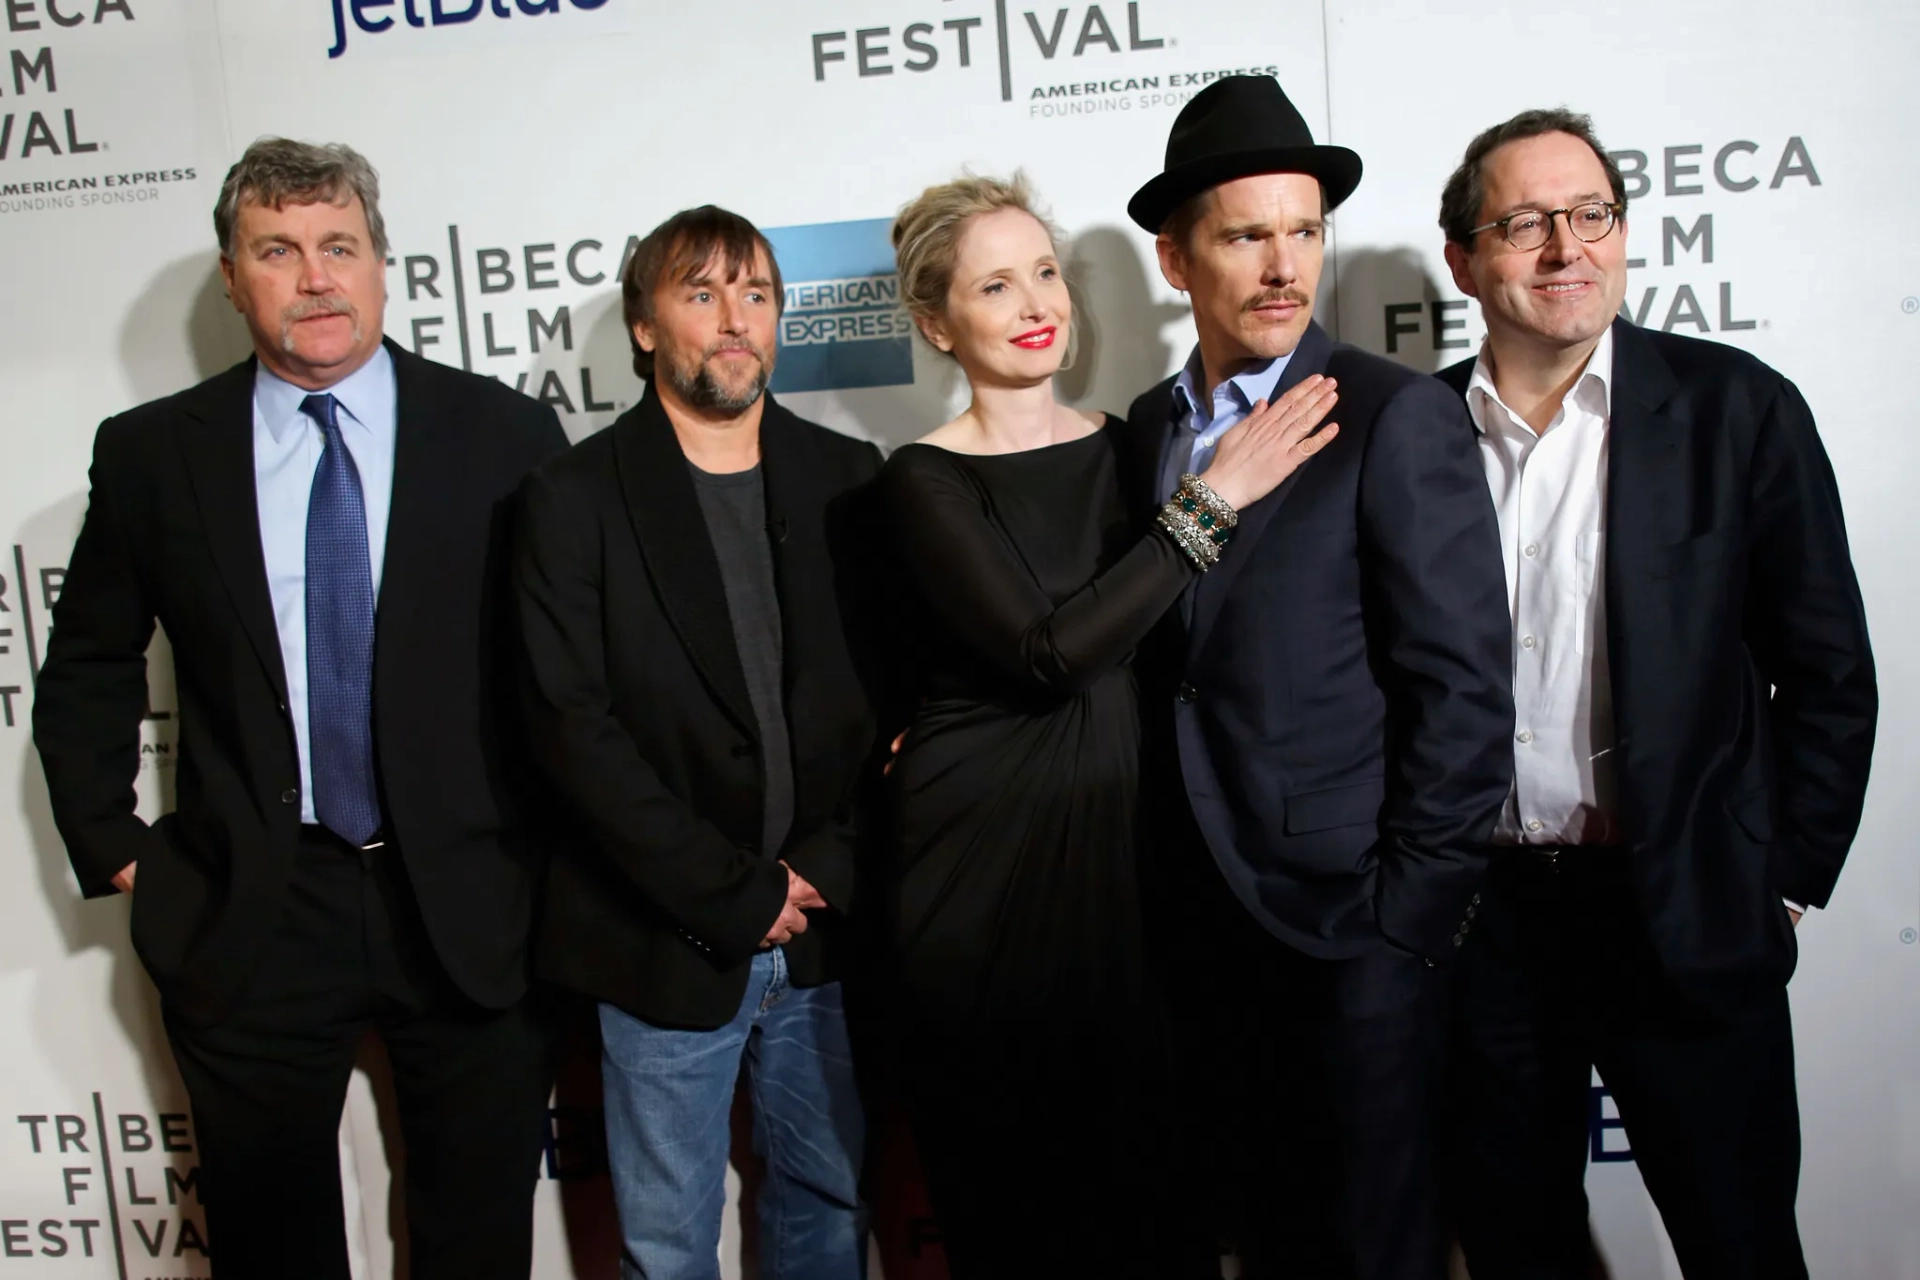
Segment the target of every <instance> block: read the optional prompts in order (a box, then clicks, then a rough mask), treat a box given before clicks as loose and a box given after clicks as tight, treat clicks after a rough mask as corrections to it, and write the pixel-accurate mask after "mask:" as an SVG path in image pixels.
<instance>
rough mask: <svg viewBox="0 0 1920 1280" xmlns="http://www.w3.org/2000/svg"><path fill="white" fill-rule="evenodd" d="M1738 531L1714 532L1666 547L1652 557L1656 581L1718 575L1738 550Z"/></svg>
mask: <svg viewBox="0 0 1920 1280" xmlns="http://www.w3.org/2000/svg"><path fill="white" fill-rule="evenodd" d="M1738 532H1739V531H1738V530H1735V529H1715V530H1713V531H1712V532H1710V533H1703V534H1701V535H1700V536H1699V537H1697V538H1688V539H1686V540H1685V541H1684V542H1674V543H1669V544H1668V545H1666V546H1664V547H1660V548H1658V549H1657V550H1656V551H1655V552H1654V553H1653V559H1652V564H1651V569H1652V572H1653V576H1654V577H1656V578H1686V577H1693V576H1696V575H1701V574H1713V573H1718V572H1720V569H1721V566H1722V565H1723V563H1724V562H1725V561H1726V560H1727V558H1728V557H1729V556H1731V555H1732V554H1733V552H1734V550H1735V549H1736V548H1737V547H1738V546H1739V540H1738V536H1737V535H1738Z"/></svg>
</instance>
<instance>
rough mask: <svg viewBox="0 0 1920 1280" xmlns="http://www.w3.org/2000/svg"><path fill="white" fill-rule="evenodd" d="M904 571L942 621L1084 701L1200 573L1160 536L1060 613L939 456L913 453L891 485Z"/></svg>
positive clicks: (1044, 683)
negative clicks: (1093, 684)
mask: <svg viewBox="0 0 1920 1280" xmlns="http://www.w3.org/2000/svg"><path fill="white" fill-rule="evenodd" d="M881 485H882V489H883V492H884V493H885V496H886V501H887V506H888V510H889V513H890V515H891V517H892V527H893V529H894V531H895V533H896V535H897V536H898V537H899V539H900V549H901V554H902V556H903V557H904V559H905V562H906V568H907V570H908V572H910V573H911V574H912V575H913V576H914V578H915V580H916V581H918V582H919V583H920V584H921V594H923V595H924V596H925V597H926V599H927V602H928V604H929V606H930V607H931V608H932V609H933V611H934V614H935V616H936V617H937V618H938V619H939V620H940V621H941V622H943V623H945V624H946V625H947V626H950V627H952V628H953V631H954V634H955V635H957V636H959V637H960V638H961V639H962V640H964V641H965V642H966V643H967V644H968V645H969V646H970V647H972V648H973V649H974V650H975V651H977V652H979V653H980V654H983V655H984V656H985V657H986V658H988V659H989V660H990V661H991V662H993V663H994V665H996V666H998V667H999V668H1001V669H1002V670H1004V671H1006V672H1007V673H1008V674H1010V675H1012V676H1015V677H1017V678H1020V679H1022V680H1025V681H1028V682H1030V683H1031V685H1032V686H1033V687H1034V688H1035V689H1036V690H1049V691H1052V692H1054V693H1059V694H1072V693H1077V692H1079V691H1080V690H1081V689H1083V688H1085V687H1086V686H1087V685H1088V684H1089V683H1090V682H1092V681H1093V680H1094V679H1095V678H1096V677H1098V676H1099V675H1101V674H1102V673H1103V672H1106V671H1108V670H1111V669H1112V668H1113V666H1114V665H1115V664H1116V663H1118V662H1119V661H1120V660H1121V659H1122V658H1124V657H1126V655H1127V654H1128V653H1130V652H1132V651H1133V649H1134V648H1135V647H1136V646H1137V645H1139V643H1140V641H1141V640H1142V639H1144V638H1145V637H1146V635H1147V633H1148V632H1149V631H1151V630H1152V629H1153V626H1154V624H1155V623H1156V622H1158V621H1159V620H1160V617H1161V615H1162V614H1164V613H1165V612H1166V611H1167V608H1168V607H1169V606H1170V605H1172V604H1173V603H1174V601H1175V600H1177V599H1179V597H1180V592H1181V590H1182V588H1184V587H1185V586H1186V584H1187V583H1188V582H1189V581H1191V580H1192V579H1193V577H1194V575H1195V573H1196V572H1197V570H1195V569H1194V567H1193V565H1192V563H1191V562H1190V561H1189V560H1188V559H1187V558H1186V556H1185V555H1184V554H1183V553H1182V552H1181V551H1180V549H1179V548H1177V547H1175V546H1174V545H1173V541H1172V540H1171V539H1170V538H1167V537H1166V536H1165V535H1163V534H1161V533H1160V532H1159V531H1158V530H1155V531H1153V532H1150V533H1148V534H1147V535H1146V536H1145V537H1143V538H1141V539H1140V541H1139V542H1138V543H1137V544H1135V545H1134V546H1133V548H1132V549H1131V550H1129V551H1127V552H1126V553H1125V554H1124V555H1122V556H1121V557H1120V558H1119V559H1118V560H1116V561H1115V562H1114V563H1113V565H1112V566H1111V567H1110V568H1108V569H1107V571H1106V572H1105V573H1103V574H1101V575H1100V576H1099V577H1097V578H1095V579H1094V580H1093V581H1092V582H1089V583H1088V584H1087V585H1086V586H1084V587H1082V588H1081V589H1080V590H1079V591H1077V592H1075V593H1074V594H1073V595H1072V596H1070V597H1068V598H1067V599H1066V600H1063V601H1061V602H1060V604H1058V605H1055V604H1054V603H1053V601H1052V600H1050V599H1048V597H1047V595H1046V593H1045V592H1044V591H1042V590H1041V589H1040V587H1039V584H1037V583H1036V582H1034V580H1033V576H1032V574H1031V573H1029V572H1028V570H1027V568H1026V566H1025V565H1024V564H1023V563H1021V560H1020V557H1019V554H1018V553H1017V552H1016V551H1015V550H1014V549H1013V548H1012V547H1011V546H1009V545H1008V543H1007V542H1006V540H1005V538H1003V537H1002V536H1001V535H1000V534H999V532H998V531H997V530H995V529H994V527H993V525H992V524H991V523H990V522H989V521H988V520H987V517H986V513H985V510H984V504H985V498H984V495H982V494H981V493H980V491H979V490H978V489H977V488H976V487H975V486H974V485H973V484H972V483H971V482H970V481H969V480H968V478H967V476H966V475H965V473H964V472H963V471H962V470H961V468H960V467H958V466H957V465H955V464H954V463H953V462H952V461H950V460H949V459H948V458H947V457H946V456H945V455H944V454H942V453H941V452H940V451H938V450H936V449H933V448H930V447H927V446H918V447H912V448H907V449H903V450H901V451H900V452H898V453H896V454H895V455H894V456H893V458H892V459H891V460H890V461H889V462H888V464H887V469H886V471H885V472H883V473H882V475H881Z"/></svg>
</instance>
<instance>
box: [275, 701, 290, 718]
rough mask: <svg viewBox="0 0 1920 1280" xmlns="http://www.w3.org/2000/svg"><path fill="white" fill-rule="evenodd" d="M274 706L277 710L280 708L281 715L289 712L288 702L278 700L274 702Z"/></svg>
mask: <svg viewBox="0 0 1920 1280" xmlns="http://www.w3.org/2000/svg"><path fill="white" fill-rule="evenodd" d="M274 707H275V709H276V710H278V711H279V712H280V714H281V715H285V714H287V704H286V703H284V702H278V703H275V704H274Z"/></svg>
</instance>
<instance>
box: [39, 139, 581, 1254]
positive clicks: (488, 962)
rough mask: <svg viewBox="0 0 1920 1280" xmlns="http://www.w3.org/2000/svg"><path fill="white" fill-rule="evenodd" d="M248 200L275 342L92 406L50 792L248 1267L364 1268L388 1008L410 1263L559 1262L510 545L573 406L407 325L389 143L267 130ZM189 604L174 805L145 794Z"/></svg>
mask: <svg viewBox="0 0 1920 1280" xmlns="http://www.w3.org/2000/svg"><path fill="white" fill-rule="evenodd" d="M214 226H215V230H216V232H217V233H218V236H219V242H220V270H221V273H222V275H223V276H224V278H225V280H226V285H227V291H228V295H229V296H230V297H231V298H232V300H233V304H234V307H235V309H236V310H238V311H239V312H240V314H241V316H242V317H244V318H245V320H246V323H247V327H248V329H249V330H250V331H251V333H252V336H253V346H254V355H253V356H252V358H250V359H248V360H247V361H245V362H244V363H242V364H240V365H237V366H235V367H234V368H232V369H229V370H228V371H226V372H225V373H221V374H218V375H216V376H214V377H213V378H211V379H209V380H207V381H206V382H203V383H201V384H200V385H198V386H196V387H193V388H191V389H189V390H187V391H183V392H181V393H179V394H178V395H174V396H170V397H168V398H166V399H163V400H159V401H155V402H154V403H151V404H147V405H142V406H140V407H139V408H136V409H133V410H130V411H128V412H126V413H124V414H121V415H119V416H117V417H114V418H110V419H108V420H107V421H106V422H105V423H103V424H102V425H101V427H100V430H99V434H98V435H97V437H96V438H95V442H94V457H93V467H92V471H91V473H90V479H91V484H92V493H91V499H90V502H89V505H88V509H87V516H86V522H85V524H84V526H83V527H82V529H81V531H80V537H79V541H78V542H77V543H76V544H75V546H74V549H73V555H72V558H71V561H70V563H69V565H68V569H67V577H66V583H65V587H64V590H63V591H62V593H61V598H60V600H59V602H58V603H57V604H56V605H55V607H54V612H53V619H54V632H53V638H52V640H51V642H50V643H49V646H48V652H47V662H46V666H45V668H44V669H43V670H42V672H41V676H40V682H39V686H38V689H37V697H36V700H35V705H34V741H35V744H36V745H37V746H38V748H39V751H40V758H41V761H42V763H43V764H44V766H45V770H46V777H47V789H48V792H49V793H50V796H51V799H52V806H53V814H54V820H55V822H56V824H57V825H58V826H59V829H60V834H61V837H62V838H63V839H64V840H65V842H66V845H67V851H68V854H69V856H70V857H71V859H72V862H73V867H74V871H75V873H76V875H77V876H78V879H79V883H80V887H81V890H82V891H83V892H84V893H85V894H86V895H87V896H88V897H97V896H105V895H108V894H111V893H114V892H116V891H118V892H121V893H126V894H129V895H131V897H132V932H133V943H134V947H135V949H136V950H137V951H138V952H139V954H140V958H141V960H142V962H143V963H144V964H145V965H146V968H147V972H148V973H149V974H150V975H152V977H153V980H154V983H155V985H156V986H157V987H158V988H159V991H160V1007H161V1013H162V1015H163V1018H164V1021H165V1024H166V1030H167V1036H168V1039H169V1041H170V1042H171V1045H172V1048H173V1053H174V1059H175V1061H176V1062H177V1063H178V1064H179V1068H180V1075H181V1078H182V1079H183V1080H184V1082H185V1083H186V1087H187V1093H188V1096H189V1097H190V1098H191V1100H192V1103H193V1112H194V1120H195V1126H196V1129H197V1136H198V1140H199V1154H200V1171H201V1183H200V1196H201V1201H202V1203H203V1204H204V1205H205V1208H206V1213H207V1233H208V1237H209V1239H208V1243H209V1246H210V1247H211V1248H212V1249H213V1250H216V1251H217V1257H218V1258H219V1271H220V1275H221V1277H222V1280H236V1278H239V1280H247V1278H250V1277H271V1278H272V1280H287V1278H288V1277H324V1278H325V1280H346V1277H347V1276H348V1274H349V1272H348V1261H347V1247H346V1235H345V1231H344V1227H343V1222H342V1199H341V1186H340V1157H339V1146H338V1130H339V1123H340V1113H341V1109H342V1106H343V1104H344V1101H345V1097H346V1090H347V1082H348V1080H349V1078H350V1077H351V1075H352V1072H353V1065H354V1059H355V1056H356V1054H357V1052H358V1049H359V1047H360V1044H361V1042H362V1040H364V1039H365V1037H366V1036H367V1034H368V1033H369V1032H374V1031H377V1032H378V1033H379V1034H380V1036H381V1038H382V1039H383V1040H384V1041H385V1044H386V1048H387V1053H388V1057H389V1059H390V1060H391V1062H392V1067H393V1078H394V1085H395V1089H396V1092H397V1094H398V1096H399V1102H400V1121H401V1127H402V1130H403V1132H404V1134H405V1137H406V1143H407V1159H406V1171H407V1173H406V1204H407V1235H408V1237H409V1239H410V1248H411V1259H410V1261H411V1268H410V1270H411V1274H412V1275H413V1276H415V1277H416V1278H417V1280H431V1278H433V1277H445V1276H456V1275H457V1276H461V1277H476V1276H484V1277H500V1278H501V1280H506V1278H508V1277H525V1276H526V1275H527V1274H528V1272H529V1271H530V1269H531V1264H532V1237H533V1230H532V1193H533V1185H534V1178H535V1176H536V1172H537V1162H538V1157H539V1151H540V1148H541V1144H542V1141H543V1139H544V1136H545V1120H546V1101H547V1092H548V1087H549V1076H550V1072H549V1065H548V1039H549V1038H548V1035H547V1033H546V1030H545V1026H544V1021H543V1019H541V1018H540V1017H538V1016H536V1013H535V1011H534V1010H532V1009H531V1008H529V1005H528V1000H527V990H528V978H527V961H526V944H527V934H528V929H529V923H530V917H531V913H532V904H533V897H534V883H533V879H534V876H535V875H537V874H538V871H539V862H540V859H539V858H538V857H537V856H536V855H537V851H538V848H539V840H538V836H539V834H540V833H539V832H538V831H537V830H536V829H535V828H534V827H533V826H532V824H531V823H530V821H529V818H530V814H529V812H528V810H527V807H526V806H525V804H524V803H523V798H522V797H521V796H520V795H518V794H516V793H515V792H514V791H513V790H512V784H513V782H514V780H516V779H518V778H522V777H525V776H526V770H525V769H524V768H522V767H520V762H519V761H518V760H517V759H516V752H515V744H516V743H517V742H518V741H519V740H520V739H521V737H522V735H521V734H520V733H519V732H517V730H516V728H515V726H513V725H512V723H511V722H510V720H509V718H508V716H507V715H506V708H508V707H510V706H511V705H512V699H511V697H510V696H505V695H507V693H508V685H509V684H510V681H511V679H512V672H513V670H514V666H515V664H514V663H513V660H512V653H513V650H512V647H511V629H510V628H508V627H504V626H502V625H501V624H502V622H503V621H504V615H503V613H502V605H503V601H504V579H503V574H504V562H503V551H504V547H505V545H506V533H507V530H506V520H507V515H508V512H509V509H510V500H511V498H512V496H513V494H514V493H515V491H516V489H517V488H518V486H519V483H520V481H521V478H522V477H523V476H524V475H525V474H526V473H527V472H528V471H529V470H531V469H532V468H533V466H534V465H535V464H537V463H539V462H540V461H542V460H543V459H545V458H547V457H548V456H550V455H552V454H555V453H557V452H559V451H560V450H561V449H562V448H564V447H565V445H566V437H565V435H564V434H563V433H562V431H561V429H560V424H559V422H558V420H557V419H556V418H555V416H554V414H553V411H552V410H551V409H550V408H547V407H546V406H543V405H540V404H538V403H536V402H534V401H533V400H530V399H528V398H526V397H525V396H522V395H520V394H518V393H516V392H513V391H510V390H508V389H506V388H504V387H502V386H501V385H500V384H498V383H496V382H493V381H490V380H488V379H486V378H481V377H477V376H475V375H473V374H468V373H462V372H460V371H458V370H454V369H449V368H445V367H443V366H441V365H437V364H434V363H432V362H429V361H426V360H422V359H420V358H419V357H417V356H414V355H411V354H409V353H408V352H406V351H404V350H402V349H401V348H399V347H398V346H395V345H394V344H392V343H389V342H386V341H385V340H384V339H383V338H382V313H383V311H384V309H385V306H386V284H385V275H386V261H387V239H386V231H385V226H384V224H383V222H382V220H381V217H380V206H379V183H378V179H377V177H376V176H375V174H374V171H373V169H372V167H371V166H370V165H369V164H368V163H367V161H366V160H365V159H364V158H363V157H361V156H360V155H359V154H357V153H356V152H354V151H352V150H350V149H349V148H347V147H343V146H337V145H336V146H311V145H308V144H305V143H299V142H290V141H286V140H284V139H277V138H271V139H262V140H261V141H259V142H256V143H254V144H253V145H252V146H251V147H249V148H247V151H246V154H245V155H243V156H242V157H241V159H240V161H239V163H238V164H236V165H234V167H233V168H232V170H231V171H230V172H229V173H228V174H227V177H226V181H225V183H224V185H223V186H222V188H221V192H220V199H219V204H218V206H217V207H216V209H215V211H214ZM156 623H158V624H159V625H160V626H162V627H164V628H165V629H166V632H167V636H168V638H169V640H170V641H171V642H172V646H173V657H174V670H175V676H176V683H177V687H178V691H179V716H180V755H179V772H178V808H177V810H176V811H175V812H173V813H170V814H167V815H165V816H164V817H161V818H160V819H159V820H157V821H156V822H154V823H152V824H148V823H146V822H144V821H142V820H141V819H140V818H139V817H138V816H137V815H136V814H135V812H134V791H133V785H132V784H133V780H134V777H135V775H136V774H137V773H138V771H139V741H140V737H139V729H140V722H141V719H142V717H143V716H144V715H145V713H146V709H147V671H146V651H147V645H148V641H149V640H150V639H151V638H152V635H153V630H154V626H155V624H156ZM136 875H137V877H138V886H137V887H136V885H135V878H136Z"/></svg>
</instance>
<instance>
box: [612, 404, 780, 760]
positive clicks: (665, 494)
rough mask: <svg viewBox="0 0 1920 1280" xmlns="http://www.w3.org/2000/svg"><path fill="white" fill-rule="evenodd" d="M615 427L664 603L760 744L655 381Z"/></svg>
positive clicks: (687, 479)
mask: <svg viewBox="0 0 1920 1280" xmlns="http://www.w3.org/2000/svg"><path fill="white" fill-rule="evenodd" d="M611 429H612V430H613V432H614V439H613V459H614V467H615V469H616V470H617V471H618V472H619V480H620V492H621V495H622V497H623V498H624V499H625V501H626V505H627V519H628V521H629V522H630V523H631V524H632V526H633V535H634V537H635V538H636V539H638V540H639V543H640V553H641V555H642V556H643V557H644V558H645V560H646V563H647V575H648V577H649V578H650V579H651V580H652V582H653V587H654V591H655V592H656V593H657V595H658V596H659V599H660V606H661V608H662V609H663V610H664V611H665V613H666V615H667V619H668V621H669V622H671V623H672V625H673V629H674V633H675V634H676V635H678V636H679V637H680V643H681V644H682V645H684V646H685V647H686V650H687V653H688V655H689V656H690V657H691V658H692V659H693V662H694V665H695V666H697V667H698V668H699V669H700V673H701V675H702V676H704V677H705V679H706V681H707V685H708V687H709V688H710V689H711V690H712V691H713V694H714V696H715V697H716V698H717V699H718V700H719V702H720V704H721V706H722V707H724V708H725V709H726V711H727V713H728V715H729V716H731V717H732V719H733V720H734V722H735V723H736V724H737V725H738V726H739V727H740V729H741V731H742V732H744V733H746V734H747V735H748V736H750V737H751V738H753V739H754V740H755V741H758V740H759V737H760V726H759V723H758V722H757V721H756V720H755V719H754V716H753V703H752V701H751V700H750V699H749V697H748V695H747V677H746V674H745V673H744V672H743V671H742V670H741V667H740V653H739V650H738V649H737V648H736V647H735V645H734V638H733V619H732V615H730V614H729V613H728V612H727V592H726V586H725V584H724V583H722V582H721V580H720V561H719V559H718V557H716V556H715V555H714V551H713V539H712V538H711V537H709V536H708V534H707V519H706V515H705V513H704V512H703V511H702V510H701V509H700V498H699V495H697V494H696V493H695V492H694V488H693V477H692V476H690V475H689V474H687V457H686V454H684V453H683V452H681V449H680V441H679V440H678V439H677V438H676V437H675V436H674V434H673V424H672V423H671V422H669V421H668V420H667V411H666V409H665V407H664V406H662V405H661V403H660V397H659V396H658V395H656V394H655V393H654V390H653V387H652V386H651V385H649V386H648V387H647V390H646V394H645V395H643V396H642V397H641V398H640V403H639V404H638V405H636V406H634V408H633V409H632V410H631V411H629V412H628V413H627V414H625V415H624V416H622V417H621V418H620V420H619V421H618V422H616V423H614V424H613V427H612V428H611Z"/></svg>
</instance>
